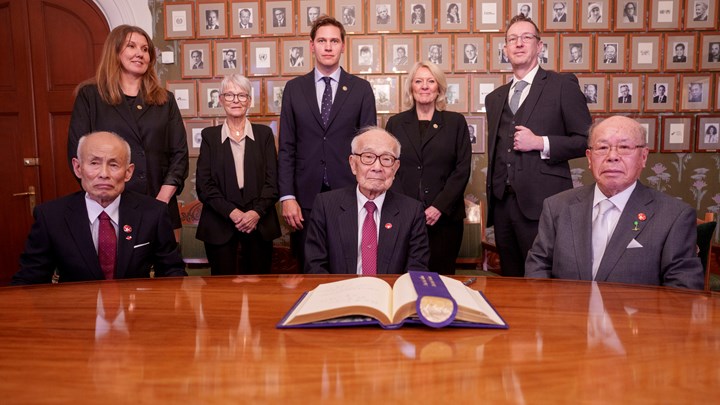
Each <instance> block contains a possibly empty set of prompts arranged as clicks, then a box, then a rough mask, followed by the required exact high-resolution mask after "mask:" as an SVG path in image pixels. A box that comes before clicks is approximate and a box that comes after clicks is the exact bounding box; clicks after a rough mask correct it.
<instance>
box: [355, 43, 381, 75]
mask: <svg viewBox="0 0 720 405" xmlns="http://www.w3.org/2000/svg"><path fill="white" fill-rule="evenodd" d="M346 41H347V45H346V46H347V48H346V52H347V53H348V54H349V56H350V58H351V60H350V69H349V71H350V73H354V74H362V73H380V72H382V66H383V65H382V59H383V58H382V37H381V36H379V35H365V36H362V37H355V36H353V37H349V38H347V37H346Z"/></svg>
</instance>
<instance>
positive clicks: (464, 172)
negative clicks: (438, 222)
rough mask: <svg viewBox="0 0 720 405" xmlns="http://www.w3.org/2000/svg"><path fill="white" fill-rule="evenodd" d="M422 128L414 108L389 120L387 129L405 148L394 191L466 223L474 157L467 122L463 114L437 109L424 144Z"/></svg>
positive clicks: (402, 152)
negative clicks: (468, 189) (469, 183)
mask: <svg viewBox="0 0 720 405" xmlns="http://www.w3.org/2000/svg"><path fill="white" fill-rule="evenodd" d="M419 126H420V122H419V121H418V118H417V111H416V110H415V109H414V108H413V109H411V110H407V111H404V112H401V113H400V114H398V115H395V116H393V117H390V120H388V123H387V125H386V127H385V129H386V130H387V131H388V132H390V133H391V134H393V135H395V137H396V138H397V139H398V140H399V141H400V145H401V146H402V149H401V153H400V169H399V170H398V172H397V174H396V175H395V181H394V182H393V186H392V189H393V190H395V191H398V192H402V193H403V194H405V195H408V196H410V197H413V198H415V199H416V200H420V202H422V203H423V206H425V207H429V206H433V207H435V208H437V209H438V210H440V212H442V214H443V215H444V216H447V217H448V218H450V219H453V220H462V219H463V218H465V203H464V193H465V187H466V186H467V182H468V179H469V178H470V158H471V156H472V151H471V147H470V133H469V132H468V127H467V121H465V117H464V116H463V115H462V114H458V113H456V112H451V111H437V110H436V111H435V114H434V115H433V118H432V121H431V124H430V127H429V128H428V130H427V133H426V134H425V137H424V138H423V139H422V142H421V140H420V134H419Z"/></svg>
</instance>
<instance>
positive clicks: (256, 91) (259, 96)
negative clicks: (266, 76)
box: [247, 78, 265, 115]
mask: <svg viewBox="0 0 720 405" xmlns="http://www.w3.org/2000/svg"><path fill="white" fill-rule="evenodd" d="M248 80H250V108H249V109H248V112H247V114H248V115H262V113H263V105H264V101H265V99H264V97H263V92H262V91H261V89H262V88H263V87H262V79H255V78H248Z"/></svg>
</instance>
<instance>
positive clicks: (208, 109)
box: [197, 80, 225, 117]
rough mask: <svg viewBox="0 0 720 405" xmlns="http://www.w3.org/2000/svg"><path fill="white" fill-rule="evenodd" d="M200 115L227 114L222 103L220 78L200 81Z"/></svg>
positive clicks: (198, 96)
mask: <svg viewBox="0 0 720 405" xmlns="http://www.w3.org/2000/svg"><path fill="white" fill-rule="evenodd" d="M197 100H198V116H200V117H219V116H224V115H225V109H224V108H223V106H222V105H221V104H220V80H199V81H198V94H197Z"/></svg>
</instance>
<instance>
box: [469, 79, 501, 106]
mask: <svg viewBox="0 0 720 405" xmlns="http://www.w3.org/2000/svg"><path fill="white" fill-rule="evenodd" d="M470 83H471V84H470V98H471V100H470V111H471V112H485V98H486V97H487V95H488V94H490V93H492V92H493V90H495V89H497V88H498V87H500V86H502V85H503V84H504V83H505V82H504V76H503V75H472V76H471V78H470Z"/></svg>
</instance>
